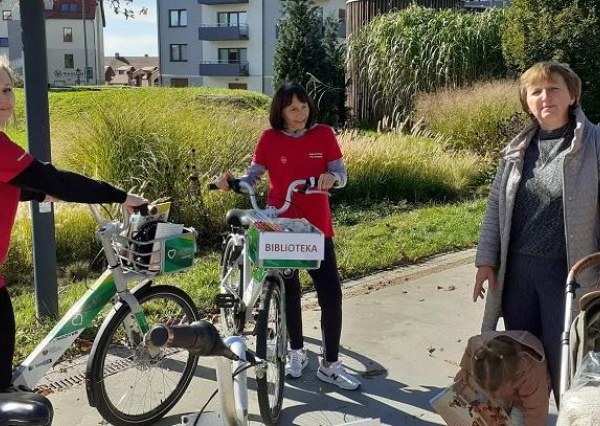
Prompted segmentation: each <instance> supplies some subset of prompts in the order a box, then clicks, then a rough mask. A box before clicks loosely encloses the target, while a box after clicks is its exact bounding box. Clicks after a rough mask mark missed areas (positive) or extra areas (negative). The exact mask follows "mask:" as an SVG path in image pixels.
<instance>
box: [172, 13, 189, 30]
mask: <svg viewBox="0 0 600 426" xmlns="http://www.w3.org/2000/svg"><path fill="white" fill-rule="evenodd" d="M169 27H187V10H185V9H173V10H169Z"/></svg>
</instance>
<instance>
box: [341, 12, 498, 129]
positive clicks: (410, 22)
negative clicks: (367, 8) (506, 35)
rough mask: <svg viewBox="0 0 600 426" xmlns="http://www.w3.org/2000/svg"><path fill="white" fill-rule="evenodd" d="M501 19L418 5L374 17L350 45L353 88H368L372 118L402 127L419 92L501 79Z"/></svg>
mask: <svg viewBox="0 0 600 426" xmlns="http://www.w3.org/2000/svg"><path fill="white" fill-rule="evenodd" d="M504 20H505V12H504V11H503V10H489V11H486V12H484V13H477V14H473V13H465V12H464V11H463V12H461V11H457V10H450V9H446V10H439V11H436V10H433V9H426V8H423V7H417V6H412V7H409V8H407V9H404V10H402V11H400V12H397V13H389V14H385V15H381V16H379V17H377V18H375V19H374V20H373V21H371V22H370V23H369V24H367V25H366V26H365V27H364V28H363V29H362V30H361V31H359V32H358V33H357V34H356V35H355V36H354V37H352V38H351V39H350V40H349V41H348V61H347V64H348V68H349V70H350V73H351V75H353V76H355V81H353V84H358V85H364V86H366V88H367V92H368V96H367V99H365V100H364V101H365V102H366V103H367V105H368V106H369V108H370V110H371V113H372V114H371V118H373V119H374V120H375V121H378V120H381V119H382V118H384V117H386V116H387V117H388V119H390V120H391V121H392V122H395V123H400V122H402V121H403V119H404V118H405V116H406V115H407V114H408V113H409V112H410V111H411V109H412V101H413V96H414V95H415V94H416V93H417V92H419V91H432V90H436V89H439V88H443V87H457V86H462V85H465V84H470V83H472V82H474V81H477V80H480V79H487V78H497V77H499V76H504V75H505V73H506V67H505V65H504V60H503V58H502V50H501V27H502V25H503V23H504Z"/></svg>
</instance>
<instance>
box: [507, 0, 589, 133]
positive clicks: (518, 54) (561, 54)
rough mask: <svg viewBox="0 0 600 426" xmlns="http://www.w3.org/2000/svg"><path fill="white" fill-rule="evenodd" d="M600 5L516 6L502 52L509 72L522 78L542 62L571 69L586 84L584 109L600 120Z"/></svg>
mask: <svg viewBox="0 0 600 426" xmlns="http://www.w3.org/2000/svg"><path fill="white" fill-rule="evenodd" d="M599 12H600V0H578V1H572V0H513V2H512V7H511V9H510V13H509V18H508V24H507V27H506V28H505V31H504V35H503V39H502V49H503V52H504V57H505V59H506V62H507V64H508V66H509V67H511V68H512V69H513V70H514V71H516V72H519V73H520V72H523V71H525V70H526V69H527V68H529V67H530V66H531V65H533V64H534V63H536V62H539V61H547V60H556V61H560V62H565V63H567V64H569V65H570V66H571V68H572V69H573V71H575V72H576V73H577V74H578V75H579V77H580V78H581V80H582V83H583V95H582V99H581V103H582V106H583V108H584V109H585V112H586V114H587V115H588V117H589V118H590V119H591V120H592V121H595V122H598V121H599V120H600V80H598V77H597V75H598V69H600V44H599V43H596V42H595V40H598V37H599V36H600V16H599V15H598V13H599Z"/></svg>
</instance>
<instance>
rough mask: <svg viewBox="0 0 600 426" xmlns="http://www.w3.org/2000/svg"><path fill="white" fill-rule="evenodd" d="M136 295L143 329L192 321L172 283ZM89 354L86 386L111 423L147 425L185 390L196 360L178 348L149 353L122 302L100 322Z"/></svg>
mask: <svg viewBox="0 0 600 426" xmlns="http://www.w3.org/2000/svg"><path fill="white" fill-rule="evenodd" d="M136 297H137V299H138V302H139V303H140V306H141V309H142V311H143V313H144V315H145V316H146V320H147V322H148V326H149V327H151V326H152V325H154V324H155V323H159V322H160V323H164V324H168V325H178V324H186V323H191V322H193V321H196V320H197V319H198V313H197V309H196V306H195V305H194V302H193V301H192V299H191V298H190V297H189V296H188V295H187V293H185V292H184V291H183V290H180V289H178V288H176V287H173V286H170V285H157V286H154V287H149V288H148V289H147V290H146V291H143V292H142V293H141V294H138V295H136ZM91 356H92V359H91V361H90V362H91V366H89V368H88V377H91V383H88V386H92V392H93V395H94V401H95V403H96V409H97V410H98V411H99V412H100V414H101V415H102V417H104V419H105V420H106V421H107V422H109V423H110V424H112V425H115V426H128V425H129V426H131V425H138V426H141V425H150V424H153V423H154V422H156V421H157V420H158V419H160V418H162V417H163V416H164V415H165V414H166V413H167V412H168V411H169V410H170V409H171V408H172V407H173V406H174V405H175V404H176V403H177V401H179V399H180V398H181V396H182V395H183V393H184V392H185V390H186V388H187V387H188V385H189V384H190V381H191V380H192V376H193V375H194V371H195V369H196V364H197V362H198V357H197V356H195V355H191V354H190V353H189V352H188V351H185V350H180V349H173V348H161V349H160V350H159V352H158V354H155V355H154V356H153V355H152V354H151V353H149V351H148V349H147V347H146V345H145V344H144V334H143V332H142V331H141V330H140V329H139V326H138V323H137V321H136V320H135V318H134V316H133V315H132V313H131V309H130V308H129V305H127V304H123V305H122V306H121V307H120V308H119V309H118V310H117V311H116V312H115V314H114V316H113V317H112V318H111V319H110V320H109V322H108V323H106V325H105V326H103V328H102V332H101V335H99V336H98V337H97V339H96V342H95V343H94V348H93V349H92V354H91Z"/></svg>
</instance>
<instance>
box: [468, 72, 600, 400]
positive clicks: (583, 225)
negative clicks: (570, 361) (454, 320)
mask: <svg viewBox="0 0 600 426" xmlns="http://www.w3.org/2000/svg"><path fill="white" fill-rule="evenodd" d="M519 97H520V101H521V104H522V107H523V110H524V111H526V112H527V113H528V114H529V115H530V116H531V124H529V125H528V126H527V127H526V128H525V129H523V130H522V131H521V132H520V133H519V134H518V135H517V136H516V137H515V138H514V139H513V140H512V141H511V142H510V143H509V145H508V146H507V147H506V148H505V149H504V150H503V151H502V153H501V158H500V165H499V167H498V171H497V174H496V177H495V179H494V183H493V185H492V190H491V192H490V196H489V198H488V205H487V209H486V212H485V216H484V220H483V227H482V230H481V234H480V237H479V243H478V246H477V255H476V258H475V265H476V266H477V268H478V269H477V275H476V278H475V286H474V289H473V300H474V301H476V300H477V299H478V298H483V297H484V294H485V295H486V296H487V297H486V306H485V314H484V320H483V324H482V331H486V330H495V329H496V325H497V322H498V319H499V318H500V316H501V315H502V316H503V318H504V325H505V328H506V329H507V330H527V331H529V332H530V333H531V334H533V335H534V336H536V337H537V338H539V339H540V340H541V341H542V344H543V346H544V351H545V353H546V357H547V359H548V368H549V371H550V378H551V380H552V389H553V393H554V398H555V400H556V402H557V404H558V402H559V401H558V397H559V380H560V356H561V354H560V339H561V333H562V331H563V330H562V328H563V323H564V317H565V312H564V311H565V282H566V279H567V274H568V271H569V269H570V268H571V267H572V266H573V265H574V264H575V263H576V262H577V261H578V260H580V259H581V258H583V257H584V256H586V255H588V254H590V253H593V252H596V251H598V249H599V247H598V241H600V239H599V237H600V205H599V201H600V199H599V194H598V183H599V177H600V175H599V172H598V170H599V168H600V128H598V126H596V125H595V124H593V123H592V122H590V121H589V120H588V119H587V118H586V116H585V114H584V113H583V111H582V110H581V108H580V106H579V100H580V97H581V80H580V79H579V77H578V76H577V74H575V72H573V70H571V68H569V66H567V65H565V64H560V63H557V62H540V63H537V64H535V65H533V66H532V67H531V68H529V69H528V70H527V71H525V73H523V75H522V76H521V81H520V92H519ZM485 282H487V283H488V290H489V291H487V293H486V289H485V288H484V284H485ZM579 284H581V285H582V289H581V290H580V291H578V296H581V295H583V294H585V293H586V292H588V291H590V290H592V289H594V287H595V282H591V281H590V280H586V279H585V277H582V280H581V282H580V283H579ZM573 305H574V306H578V303H577V301H575V303H574V304H573Z"/></svg>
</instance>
